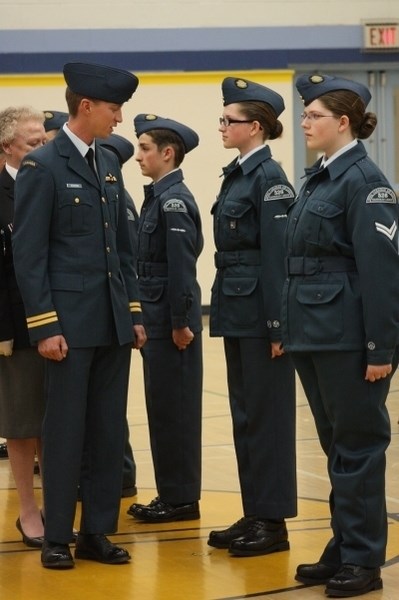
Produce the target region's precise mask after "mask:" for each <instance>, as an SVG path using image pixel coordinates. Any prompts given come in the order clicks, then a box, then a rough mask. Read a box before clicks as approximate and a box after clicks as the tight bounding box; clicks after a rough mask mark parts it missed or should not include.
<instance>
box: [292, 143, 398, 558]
mask: <svg viewBox="0 0 399 600" xmlns="http://www.w3.org/2000/svg"><path fill="white" fill-rule="evenodd" d="M287 250H288V258H287V272H288V278H287V280H286V283H285V286H284V292H283V313H282V314H283V341H284V346H285V348H286V349H287V350H290V351H291V355H292V358H293V362H294V365H295V367H296V369H297V371H298V374H299V377H300V379H301V382H302V385H303V387H304V390H305V393H306V396H307V398H308V401H309V405H310V407H311V410H312V413H313V416H314V419H315V423H316V428H317V431H318V435H319V438H320V443H321V446H322V448H323V450H324V452H325V454H326V455H327V457H328V460H327V466H328V473H329V478H330V481H331V485H332V494H331V498H330V508H331V515H332V518H331V525H332V530H333V538H332V539H331V540H330V542H329V543H328V544H327V546H326V548H325V550H324V552H323V554H322V556H321V558H320V562H322V563H323V564H326V565H331V566H333V567H334V568H339V567H340V565H342V564H353V565H361V566H363V567H368V568H375V567H378V566H380V565H382V564H383V563H384V560H385V549H386V543H387V518H386V508H385V479H384V477H385V463H386V459H385V451H386V448H387V447H388V445H389V442H390V423H389V416H388V412H387V408H386V405H385V401H386V397H387V394H388V392H389V384H390V378H389V377H386V378H381V379H379V380H377V381H374V382H370V381H368V380H365V374H366V368H367V365H368V364H369V365H385V364H389V363H391V364H392V365H393V372H394V370H395V368H396V366H397V361H398V352H397V350H398V347H397V344H398V341H399V277H398V274H399V256H398V204H397V199H396V195H395V193H394V191H393V190H392V188H391V186H390V185H389V183H388V181H387V180H386V178H385V176H384V175H383V174H382V173H381V171H380V170H379V168H378V167H377V166H376V165H375V164H374V163H373V162H372V161H371V160H370V159H369V158H368V157H367V154H366V151H365V148H364V146H363V144H362V143H361V142H358V144H357V145H356V146H355V147H353V148H350V149H348V150H347V151H346V152H344V153H343V154H342V155H340V156H338V157H337V158H336V159H335V160H334V161H333V162H331V163H330V164H329V165H327V166H326V167H325V168H324V169H321V168H320V162H317V163H316V165H315V166H314V167H313V168H311V169H308V170H307V179H306V182H305V183H304V185H303V186H302V189H301V191H300V193H299V196H298V200H297V201H296V202H295V204H294V205H293V206H292V207H291V209H290V211H289V214H288V223H287Z"/></svg>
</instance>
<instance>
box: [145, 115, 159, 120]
mask: <svg viewBox="0 0 399 600" xmlns="http://www.w3.org/2000/svg"><path fill="white" fill-rule="evenodd" d="M156 119H158V117H157V115H146V116H145V120H146V121H156Z"/></svg>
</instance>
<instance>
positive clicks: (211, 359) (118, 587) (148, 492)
mask: <svg viewBox="0 0 399 600" xmlns="http://www.w3.org/2000/svg"><path fill="white" fill-rule="evenodd" d="M204 359H205V381H204V410H203V494H202V500H201V519H200V520H199V521H186V522H183V523H168V524H166V523H165V524H163V525H149V524H148V525H145V524H140V523H138V522H136V521H134V519H133V518H132V517H130V516H128V515H127V514H126V510H127V508H128V507H129V505H130V504H131V502H132V501H133V499H132V498H126V499H122V503H121V512H120V520H119V531H118V533H117V534H115V535H114V536H112V538H111V539H112V540H113V541H115V542H118V543H120V544H122V545H123V546H125V547H126V548H128V549H129V551H130V553H131V554H132V557H133V560H132V562H131V563H130V564H128V565H119V566H109V565H100V564H97V563H94V562H90V561H77V563H76V567H75V568H74V569H72V570H70V571H51V570H48V569H44V568H42V567H41V565H40V553H39V552H38V551H37V550H32V549H29V548H27V547H26V546H24V545H23V544H22V541H21V539H20V534H19V532H18V531H17V529H16V528H15V521H16V519H17V517H18V504H17V497H16V492H15V486H14V482H13V478H12V475H11V471H10V468H9V463H8V460H2V461H0V506H1V511H0V598H1V600H22V599H23V600H25V599H28V598H29V600H39V599H40V600H239V599H244V598H256V599H257V600H259V599H268V600H270V599H275V600H313V599H317V598H324V597H325V595H324V586H320V587H312V588H308V587H305V586H303V585H301V584H299V583H298V582H296V581H295V579H294V574H295V569H296V565H297V564H298V563H300V562H314V561H315V560H317V559H318V557H319V555H320V552H321V551H322V549H323V548H324V545H325V543H326V542H327V540H328V539H329V536H330V530H329V511H328V503H327V498H328V493H329V483H328V479H327V476H326V468H325V457H324V455H323V453H322V452H321V450H320V447H319V444H318V441H317V437H316V433H315V429H314V425H313V420H312V417H311V414H310V411H309V408H308V405H307V402H306V399H305V397H304V394H303V392H302V389H301V388H300V386H299V385H298V399H297V439H298V444H297V452H298V456H297V462H298V496H299V502H298V504H299V511H298V516H297V517H296V518H295V519H289V520H288V521H287V525H288V529H289V538H290V544H291V549H290V551H288V552H281V553H277V554H270V555H269V556H260V557H254V558H233V557H230V556H229V555H228V554H227V551H226V550H217V549H215V548H211V547H210V546H208V545H207V539H208V534H209V531H210V530H211V529H217V528H224V527H226V526H228V525H230V524H231V523H232V522H234V521H235V520H237V519H238V518H240V517H241V516H242V509H241V501H240V494H239V487H238V480H237V470H236V462H235V455H234V448H233V444H232V435H231V420H230V412H229V407H228V399H227V392H226V377H225V365H224V356H223V347H222V341H221V340H220V339H211V338H209V335H208V329H207V328H205V330H204ZM398 400H399V373H397V374H396V375H395V377H394V380H393V382H392V386H391V393H390V395H389V399H388V407H389V411H390V414H391V420H392V443H391V446H390V448H389V450H388V453H387V461H388V465H387V504H388V511H389V543H388V552H387V562H386V565H385V567H384V569H383V581H384V589H383V590H381V591H377V592H373V593H370V594H367V598H370V600H376V599H379V600H381V599H383V600H394V599H395V600H397V598H398V581H399V485H398V483H399V436H398V424H397V422H398V417H399V402H398ZM359 410H360V408H359ZM128 417H129V423H130V431H131V441H132V445H133V448H134V454H135V459H136V462H137V486H138V496H137V501H139V502H144V503H147V501H148V502H149V501H150V500H152V498H153V497H154V496H155V495H156V493H155V490H154V477H153V471H152V463H151V455H150V451H149V440H148V430H147V422H146V412H145V405H144V399H143V384H142V372H141V358H140V355H139V354H138V353H136V352H134V358H133V365H132V377H131V387H130V396H129V409H128ZM35 486H36V487H37V495H38V498H40V477H39V476H35ZM134 500H136V499H134ZM78 511H79V506H78Z"/></svg>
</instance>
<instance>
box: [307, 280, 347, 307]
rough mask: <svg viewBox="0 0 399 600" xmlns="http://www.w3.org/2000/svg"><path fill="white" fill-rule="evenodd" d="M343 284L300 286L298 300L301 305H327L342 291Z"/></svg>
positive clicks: (309, 284)
mask: <svg viewBox="0 0 399 600" xmlns="http://www.w3.org/2000/svg"><path fill="white" fill-rule="evenodd" d="M343 287H344V284H343V283H333V284H331V283H330V284H328V285H326V284H317V283H307V284H303V285H299V286H298V290H297V293H296V299H297V300H298V302H300V303H301V304H327V303H328V302H331V301H332V300H334V298H335V297H336V296H338V294H339V293H340V292H341V291H342V289H343Z"/></svg>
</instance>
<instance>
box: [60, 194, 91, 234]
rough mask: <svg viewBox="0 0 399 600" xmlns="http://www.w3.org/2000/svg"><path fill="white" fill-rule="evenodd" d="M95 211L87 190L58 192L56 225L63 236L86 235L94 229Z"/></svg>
mask: <svg viewBox="0 0 399 600" xmlns="http://www.w3.org/2000/svg"><path fill="white" fill-rule="evenodd" d="M94 213H95V210H94V207H93V200H92V198H91V195H90V192H89V191H88V190H84V189H79V190H74V191H64V190H63V191H61V192H58V224H59V228H60V231H61V233H63V234H64V235H88V234H90V233H92V232H93V231H94V229H95V215H94Z"/></svg>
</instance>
